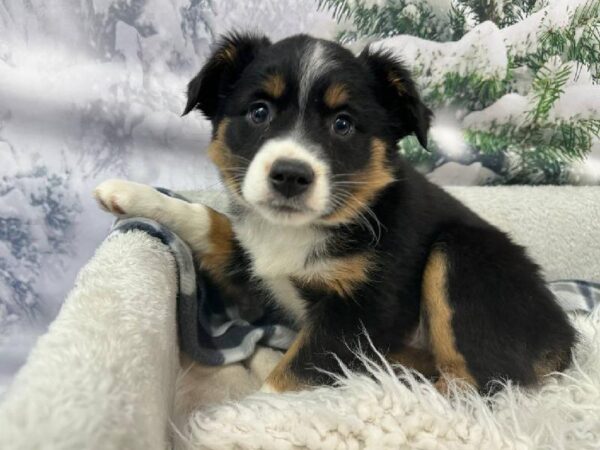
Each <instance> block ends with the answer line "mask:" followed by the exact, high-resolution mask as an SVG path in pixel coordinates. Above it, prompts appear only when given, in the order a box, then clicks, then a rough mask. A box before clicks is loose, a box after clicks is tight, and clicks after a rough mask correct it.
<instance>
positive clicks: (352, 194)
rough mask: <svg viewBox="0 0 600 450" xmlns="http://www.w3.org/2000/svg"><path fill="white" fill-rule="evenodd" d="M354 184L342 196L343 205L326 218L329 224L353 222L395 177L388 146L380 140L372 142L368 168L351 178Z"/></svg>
mask: <svg viewBox="0 0 600 450" xmlns="http://www.w3.org/2000/svg"><path fill="white" fill-rule="evenodd" d="M349 181H350V182H351V183H352V185H351V186H354V187H350V188H349V189H348V190H347V192H348V194H342V196H343V200H344V201H343V205H342V206H341V207H339V208H338V209H336V210H335V211H333V212H332V213H331V214H329V215H327V216H325V217H324V218H323V220H324V221H325V222H328V223H336V224H337V223H344V222H348V221H351V220H352V219H354V218H355V217H356V216H357V215H359V214H360V213H361V211H362V210H364V209H365V208H366V207H367V206H368V205H369V203H370V202H372V201H373V199H374V198H375V196H376V195H377V194H378V193H379V192H380V191H381V190H382V189H383V188H385V187H386V186H387V185H388V184H390V183H392V182H393V181H395V180H394V176H393V174H392V172H391V170H390V167H388V166H387V155H386V145H385V143H384V142H383V141H382V140H381V139H378V138H374V139H373V141H372V142H371V159H370V161H369V164H368V165H367V167H366V168H365V169H363V170H361V171H360V172H358V173H356V174H354V175H352V176H350V177H349Z"/></svg>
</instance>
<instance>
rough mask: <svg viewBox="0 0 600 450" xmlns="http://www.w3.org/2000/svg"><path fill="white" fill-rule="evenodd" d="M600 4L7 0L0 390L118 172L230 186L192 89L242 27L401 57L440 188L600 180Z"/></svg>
mask: <svg viewBox="0 0 600 450" xmlns="http://www.w3.org/2000/svg"><path fill="white" fill-rule="evenodd" d="M599 9H600V1H599V0H592V1H590V0H587V1H585V0H555V1H552V0H549V1H544V0H538V1H535V0H520V1H514V2H508V1H505V0H378V1H366V0H302V1H296V0H264V1H263V0H250V1H243V0H26V1H24V0H0V377H2V379H0V386H2V385H3V384H5V382H6V381H7V380H8V379H9V378H10V376H11V375H12V373H13V372H14V370H15V369H16V368H17V367H18V366H19V365H20V364H21V363H22V362H23V359H24V356H25V355H26V353H27V349H28V348H29V346H30V345H31V342H33V340H34V339H35V337H36V336H37V335H38V334H39V333H40V332H41V331H43V330H44V328H45V327H46V326H47V324H48V323H49V321H50V320H51V319H52V317H54V315H55V314H56V312H57V310H58V308H59V306H60V302H61V301H62V299H63V298H64V296H65V295H66V294H67V292H68V290H69V289H70V287H71V286H72V284H73V281H74V278H75V276H76V273H77V271H78V270H79V269H80V267H81V266H82V265H83V264H84V263H85V262H86V261H87V260H88V259H89V258H90V257H91V255H92V254H93V252H94V249H95V248H96V247H97V246H98V245H99V243H100V242H101V241H102V239H103V237H104V235H105V234H106V231H107V229H108V227H109V225H110V222H111V219H110V218H109V217H108V216H107V215H106V214H104V213H101V212H100V211H99V209H98V208H97V207H96V205H95V203H94V202H93V200H92V198H91V191H92V189H93V187H94V186H95V185H96V184H97V183H98V182H99V181H101V180H103V179H106V178H108V177H113V176H119V177H125V178H129V179H132V180H136V181H141V182H145V183H150V184H153V185H160V186H165V187H169V188H173V189H197V188H203V187H211V188H219V182H218V179H217V177H216V174H215V171H214V170H213V169H212V167H211V166H210V164H209V163H208V161H207V159H206V156H205V151H204V149H205V147H206V145H207V142H208V134H209V127H208V123H207V122H205V121H204V120H203V119H202V118H200V117H199V116H198V115H190V116H188V117H186V118H181V117H180V113H181V111H182V109H183V105H184V95H183V93H184V89H185V85H186V83H187V81H188V80H189V79H190V78H191V77H192V75H193V74H195V72H196V71H197V70H198V68H199V67H200V65H201V64H202V61H203V60H204V58H205V57H206V55H207V53H208V52H209V49H210V45H211V43H213V42H214V40H215V38H216V37H217V36H218V35H219V34H220V33H222V32H225V31H227V30H230V29H232V28H237V29H254V30H260V31H263V32H265V33H267V34H268V35H269V36H270V37H271V38H272V39H275V40H276V39H280V38H282V37H284V36H287V35H290V34H295V33H299V32H307V33H311V34H313V35H318V36H321V37H326V38H335V39H339V40H341V41H343V42H345V43H347V44H348V45H349V46H351V47H352V48H354V49H360V48H361V47H362V46H364V45H365V44H367V43H374V42H376V43H375V44H374V45H380V46H385V47H388V48H390V49H392V50H393V51H394V52H397V54H398V55H400V56H402V57H403V58H404V60H405V61H406V63H407V64H408V65H409V66H410V68H411V69H412V70H413V72H414V73H415V75H416V76H417V77H418V82H419V85H420V86H421V88H422V89H423V92H424V94H425V98H426V99H427V101H428V103H429V104H430V105H431V106H432V107H433V108H434V110H435V111H436V114H437V119H436V123H435V126H434V128H433V129H432V131H431V138H432V140H433V152H432V153H431V154H428V153H425V152H423V151H422V150H420V149H419V148H418V147H417V146H416V145H415V143H414V142H413V141H412V140H411V139H407V140H405V141H403V142H402V143H401V146H400V151H401V152H403V153H404V154H405V155H406V157H407V158H409V159H410V160H411V161H413V162H414V164H416V165H417V166H418V167H419V168H420V169H421V170H423V171H425V172H428V173H429V176H430V177H431V179H432V180H434V181H436V182H439V183H442V184H483V183H517V182H528V183H586V184H597V183H598V182H599V180H600V146H599V144H598V132H599V130H600V116H599V112H598V111H599V108H600V86H598V84H597V82H598V76H599V74H600V71H599V64H600V57H599V56H598V55H599V52H600V21H599V16H600V14H599ZM1 390H2V389H1V388H0V392H1Z"/></svg>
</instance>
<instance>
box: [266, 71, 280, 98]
mask: <svg viewBox="0 0 600 450" xmlns="http://www.w3.org/2000/svg"><path fill="white" fill-rule="evenodd" d="M263 89H264V90H265V92H266V93H267V94H268V95H270V96H271V97H273V98H279V97H281V96H282V95H283V92H284V91H285V79H284V78H283V75H281V74H279V73H276V74H273V75H269V77H268V78H267V79H266V80H265V81H264V83H263Z"/></svg>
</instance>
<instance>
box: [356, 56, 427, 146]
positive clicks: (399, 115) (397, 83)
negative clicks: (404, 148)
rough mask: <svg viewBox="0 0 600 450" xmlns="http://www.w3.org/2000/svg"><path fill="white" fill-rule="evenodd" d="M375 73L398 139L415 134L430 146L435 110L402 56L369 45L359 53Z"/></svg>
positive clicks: (378, 91)
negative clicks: (421, 95) (427, 102)
mask: <svg viewBox="0 0 600 450" xmlns="http://www.w3.org/2000/svg"><path fill="white" fill-rule="evenodd" d="M359 59H361V60H363V61H364V63H365V64H366V65H367V67H368V69H369V70H370V71H371V73H372V74H373V76H374V81H375V86H374V90H375V95H376V97H377V100H378V101H379V103H380V104H381V105H382V106H383V107H384V108H385V109H386V110H387V111H388V114H389V117H390V119H391V125H390V126H391V127H392V132H393V133H394V137H395V138H396V139H397V140H400V139H401V138H403V137H404V136H407V135H409V134H414V135H415V136H416V137H417V139H418V140H419V143H420V144H421V145H422V146H423V148H425V149H427V131H428V130H429V125H430V123H431V117H432V112H431V110H430V109H429V108H427V106H425V104H423V102H422V101H421V97H420V96H419V93H418V91H417V88H416V86H415V83H414V82H413V80H412V78H411V76H410V72H409V71H408V70H407V69H406V68H405V67H404V66H403V65H402V63H401V62H400V60H399V59H398V58H397V57H395V56H394V55H392V53H391V52H389V51H385V50H377V51H371V50H369V48H368V47H367V48H366V49H365V50H363V52H362V53H361V54H360V56H359Z"/></svg>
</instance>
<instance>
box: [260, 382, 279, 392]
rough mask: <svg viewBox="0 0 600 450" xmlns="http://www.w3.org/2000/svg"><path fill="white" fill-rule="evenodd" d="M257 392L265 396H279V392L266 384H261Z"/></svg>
mask: <svg viewBox="0 0 600 450" xmlns="http://www.w3.org/2000/svg"><path fill="white" fill-rule="evenodd" d="M259 392H263V393H265V394H279V391H278V390H277V389H275V388H274V387H273V386H271V385H270V384H269V383H268V382H266V383H263V385H262V386H261V388H260V391H259Z"/></svg>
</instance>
